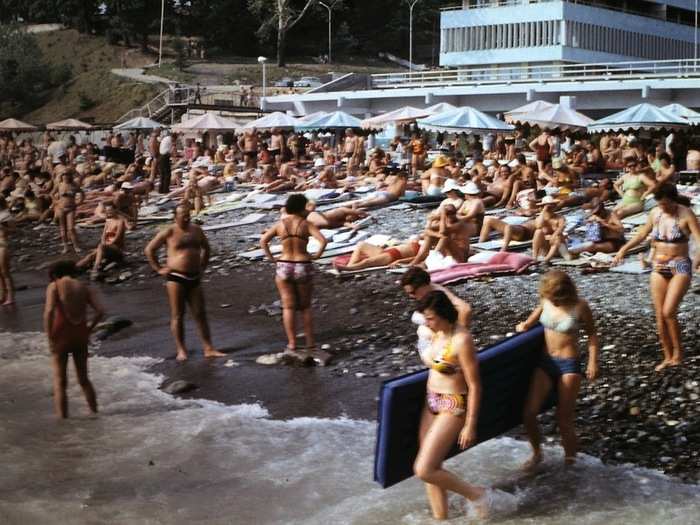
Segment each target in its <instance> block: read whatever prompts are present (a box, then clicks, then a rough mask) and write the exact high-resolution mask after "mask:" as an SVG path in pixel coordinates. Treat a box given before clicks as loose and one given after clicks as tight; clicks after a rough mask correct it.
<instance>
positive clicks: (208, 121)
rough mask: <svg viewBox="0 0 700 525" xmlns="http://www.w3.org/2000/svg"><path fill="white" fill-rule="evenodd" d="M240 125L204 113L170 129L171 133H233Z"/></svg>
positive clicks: (212, 114) (233, 121)
mask: <svg viewBox="0 0 700 525" xmlns="http://www.w3.org/2000/svg"><path fill="white" fill-rule="evenodd" d="M240 128H241V125H240V124H239V123H238V122H236V121H235V120H231V119H228V118H225V117H222V116H219V115H216V114H214V113H204V114H203V115H199V116H198V117H194V118H193V119H190V120H186V121H185V122H182V123H180V124H176V125H175V126H173V127H172V129H173V131H235V130H237V129H240Z"/></svg>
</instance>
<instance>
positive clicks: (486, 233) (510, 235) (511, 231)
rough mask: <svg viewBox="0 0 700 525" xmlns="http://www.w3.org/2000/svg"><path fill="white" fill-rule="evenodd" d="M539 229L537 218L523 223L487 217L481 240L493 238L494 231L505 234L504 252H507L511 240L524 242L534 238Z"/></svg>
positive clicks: (480, 236)
mask: <svg viewBox="0 0 700 525" xmlns="http://www.w3.org/2000/svg"><path fill="white" fill-rule="evenodd" d="M536 230H537V225H536V221H535V220H530V221H527V222H524V223H522V224H510V223H508V222H506V221H504V220H501V219H498V218H497V217H486V218H485V219H484V225H483V226H482V227H481V233H480V235H479V242H480V243H482V242H486V241H488V240H489V239H490V238H491V233H492V232H498V233H500V234H502V235H503V246H501V251H502V252H507V251H508V247H509V246H510V243H511V241H517V242H524V241H529V240H532V238H533V237H534V235H535V231H536Z"/></svg>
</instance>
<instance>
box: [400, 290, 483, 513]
mask: <svg viewBox="0 0 700 525" xmlns="http://www.w3.org/2000/svg"><path fill="white" fill-rule="evenodd" d="M418 310H419V311H420V312H421V313H422V314H423V316H424V318H425V323H426V325H427V326H428V328H430V329H431V330H432V331H433V332H434V333H435V335H434V337H433V341H432V343H431V345H430V346H429V347H428V348H427V349H426V350H425V351H424V352H423V353H422V354H421V359H422V360H423V363H425V365H426V366H428V367H429V368H430V372H429V375H428V387H427V392H426V403H425V406H424V407H423V415H422V417H421V423H420V433H419V440H420V448H419V450H418V456H417V457H416V461H415V463H414V465H413V470H414V472H415V474H416V476H418V477H419V478H420V479H421V480H423V481H424V482H425V484H426V490H427V493H428V501H429V502H430V508H431V510H432V513H433V517H434V518H435V519H439V520H443V519H446V518H447V492H448V491H450V492H455V493H457V494H460V495H462V496H464V497H465V498H467V499H468V500H470V501H471V502H474V504H475V506H476V509H477V513H479V514H481V515H484V514H485V513H486V512H487V510H488V509H487V507H488V502H487V499H488V498H487V497H486V496H487V490H486V489H485V488H483V487H478V486H475V485H471V484H469V483H467V482H466V481H464V480H462V479H460V478H458V477H457V476H455V475H454V474H452V473H451V472H448V471H447V470H445V469H443V468H442V462H443V461H444V460H445V457H446V456H447V454H448V452H449V451H450V449H451V448H452V447H453V446H454V444H455V441H456V442H457V443H458V444H459V446H460V447H461V448H462V449H466V448H468V447H471V446H472V445H474V444H475V443H476V425H477V418H478V416H479V405H480V403H481V380H480V378H479V363H478V361H477V358H476V351H475V349H474V342H473V341H472V336H471V334H470V333H469V331H468V330H467V329H466V328H464V327H462V326H459V324H458V323H457V317H458V315H457V310H456V309H455V307H454V306H453V304H452V302H451V301H450V299H449V298H448V297H447V295H446V294H445V293H444V292H441V291H437V290H436V291H433V292H430V293H429V294H428V295H426V296H425V297H424V298H423V299H422V300H421V301H420V304H419V306H418Z"/></svg>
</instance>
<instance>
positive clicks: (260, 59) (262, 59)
mask: <svg viewBox="0 0 700 525" xmlns="http://www.w3.org/2000/svg"><path fill="white" fill-rule="evenodd" d="M258 62H259V63H260V64H262V97H261V98H260V109H262V107H263V100H265V97H266V96H267V67H266V66H267V57H258Z"/></svg>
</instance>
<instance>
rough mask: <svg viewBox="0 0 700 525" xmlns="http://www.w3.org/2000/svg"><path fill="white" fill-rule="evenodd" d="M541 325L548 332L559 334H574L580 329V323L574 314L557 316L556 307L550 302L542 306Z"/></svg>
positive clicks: (545, 302)
mask: <svg viewBox="0 0 700 525" xmlns="http://www.w3.org/2000/svg"><path fill="white" fill-rule="evenodd" d="M540 324H542V326H544V327H545V328H546V329H547V330H552V331H553V332H557V333H559V334H574V333H576V332H577V331H578V329H579V321H578V318H577V317H576V315H574V314H572V313H567V314H566V315H563V316H559V315H557V314H556V313H555V312H554V306H553V305H552V304H551V303H550V302H549V301H544V302H543V304H542V313H541V314H540Z"/></svg>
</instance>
